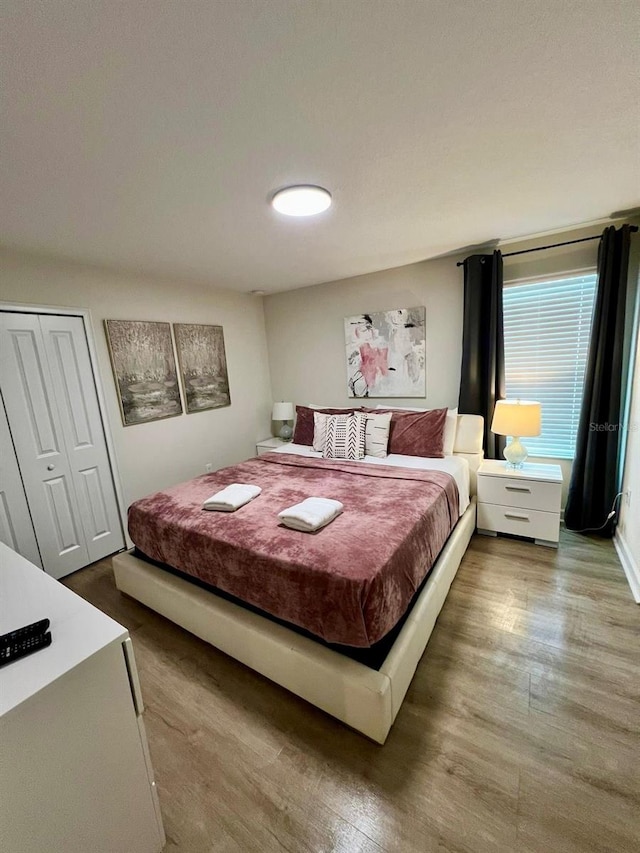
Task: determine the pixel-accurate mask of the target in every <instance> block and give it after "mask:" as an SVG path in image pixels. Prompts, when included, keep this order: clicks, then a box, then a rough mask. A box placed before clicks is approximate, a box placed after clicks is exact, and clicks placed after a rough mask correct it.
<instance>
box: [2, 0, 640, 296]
mask: <svg viewBox="0 0 640 853" xmlns="http://www.w3.org/2000/svg"><path fill="white" fill-rule="evenodd" d="M639 26H640V4H639V3H638V2H637V0H607V2H602V0H528V2H526V3H525V2H516V1H515V0H484V2H483V0H467V2H462V0H209V2H195V0H180V2H175V0H146V2H144V0H137V2H116V1H115V0H103V2H97V0H93V2H87V0H75V2H72V1H71V0H48V2H46V3H35V2H26V1H25V0H6V2H5V3H4V4H2V19H1V20H0V27H1V29H2V42H3V44H2V58H1V62H2V77H3V83H2V88H3V95H2V98H3V115H2V128H1V134H2V169H1V178H0V180H1V184H0V192H1V194H2V206H1V208H2V209H1V212H0V216H1V223H0V229H1V238H2V240H3V241H4V242H6V243H7V244H9V245H11V246H15V247H20V248H25V249H31V250H36V251H41V252H50V253H53V254H56V255H60V256H66V257H72V258H77V259H80V260H84V261H90V262H94V263H98V264H107V265H110V266H115V267H120V268H129V269H131V270H135V271H143V272H148V273H151V274H160V275H162V276H163V277H166V276H175V277H176V278H181V279H182V278H193V279H200V280H203V281H208V282H211V283H212V284H214V285H218V286H222V287H230V288H234V289H237V290H251V289H264V290H266V291H267V292H270V291H276V290H285V289H289V288H293V287H299V286H303V285H308V284H313V283H316V282H322V281H328V280H332V279H337V278H344V277H346V276H351V275H357V274H360V273H365V272H369V271H371V270H377V269H385V268H388V267H392V266H398V265H401V264H406V263H411V262H413V261H417V260H422V259H424V258H428V257H433V256H435V255H438V254H442V253H444V252H447V251H450V250H452V249H455V248H458V247H461V246H466V245H471V244H477V243H481V242H483V241H485V240H488V239H491V238H496V237H502V238H509V237H514V236H518V235H528V234H533V233H537V232H541V231H545V230H550V229H556V228H560V227H563V226H569V225H572V224H575V223H581V222H585V221H588V220H592V219H597V218H601V217H603V216H607V215H608V214H609V213H610V212H612V211H614V210H620V209H625V208H631V207H635V206H637V205H638V204H639V203H640V164H639V159H638V158H639V153H638V146H639V138H638V127H639V115H638V103H639V101H640V88H639V77H638V68H639V67H640V56H639V48H638V44H639V41H638V27H639ZM297 182H300V183H316V184H321V185H322V186H325V187H327V188H328V189H329V190H330V191H331V192H332V193H333V196H334V206H333V208H332V209H331V210H330V211H329V212H328V213H326V214H322V215H321V216H320V217H318V218H316V219H313V218H312V219H308V220H291V219H289V218H286V217H283V216H281V215H278V214H277V213H275V212H274V211H273V210H272V209H271V208H270V206H269V205H268V198H269V196H270V194H271V193H272V192H273V191H274V190H275V189H277V188H279V187H282V186H284V185H287V184H290V183H297Z"/></svg>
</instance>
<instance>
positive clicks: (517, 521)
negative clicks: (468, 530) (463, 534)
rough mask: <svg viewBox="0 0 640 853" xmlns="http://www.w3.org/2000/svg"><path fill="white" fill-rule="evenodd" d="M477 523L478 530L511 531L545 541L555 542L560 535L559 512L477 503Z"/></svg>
mask: <svg viewBox="0 0 640 853" xmlns="http://www.w3.org/2000/svg"><path fill="white" fill-rule="evenodd" d="M477 524H478V529H479V530H489V531H492V532H495V533H513V534H516V535H517V536H530V537H531V538H532V539H544V540H546V541H547V542H557V541H558V539H559V536H560V513H559V512H541V511H540V510H537V509H520V508H517V507H510V506H497V505H495V504H487V503H478V522H477Z"/></svg>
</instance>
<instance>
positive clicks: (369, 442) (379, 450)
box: [365, 412, 391, 459]
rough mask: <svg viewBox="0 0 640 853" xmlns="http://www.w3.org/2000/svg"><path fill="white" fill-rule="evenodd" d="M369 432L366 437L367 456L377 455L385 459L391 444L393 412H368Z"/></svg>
mask: <svg viewBox="0 0 640 853" xmlns="http://www.w3.org/2000/svg"><path fill="white" fill-rule="evenodd" d="M366 417H367V434H366V439H365V452H366V454H367V456H375V457H376V458H377V459H384V458H385V456H386V455H387V445H388V444H389V430H390V429H391V412H386V413H384V414H380V415H379V414H368V415H367V416H366Z"/></svg>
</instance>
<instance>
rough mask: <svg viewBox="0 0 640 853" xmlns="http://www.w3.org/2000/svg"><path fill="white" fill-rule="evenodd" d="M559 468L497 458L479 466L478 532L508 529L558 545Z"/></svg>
mask: <svg viewBox="0 0 640 853" xmlns="http://www.w3.org/2000/svg"><path fill="white" fill-rule="evenodd" d="M561 498H562V470H561V468H560V466H559V465H538V464H535V463H525V465H524V466H523V467H522V468H516V469H514V468H507V467H506V465H505V463H504V462H502V461H501V460H498V459H487V460H485V461H484V462H483V463H482V465H481V466H480V468H479V469H478V521H477V524H478V533H484V534H486V535H489V536H496V535H497V534H498V533H511V534H515V535H517V536H527V537H530V538H531V539H534V540H535V542H536V544H538V545H549V546H550V547H554V548H557V547H558V540H559V538H560V501H561Z"/></svg>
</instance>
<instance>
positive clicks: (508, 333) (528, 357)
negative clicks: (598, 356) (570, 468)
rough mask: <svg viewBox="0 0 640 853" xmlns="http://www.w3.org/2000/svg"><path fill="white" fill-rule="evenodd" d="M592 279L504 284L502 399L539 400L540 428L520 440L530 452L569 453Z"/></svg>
mask: <svg viewBox="0 0 640 853" xmlns="http://www.w3.org/2000/svg"><path fill="white" fill-rule="evenodd" d="M596 278H597V277H596V274H595V273H593V274H590V275H581V276H573V277H571V278H559V279H557V280H554V281H548V280H547V281H533V282H526V283H523V284H512V285H505V288H504V353H505V383H506V392H507V399H517V398H520V399H521V400H538V401H539V402H540V403H541V404H542V432H541V434H540V435H539V436H537V437H535V438H527V439H526V440H525V442H524V443H525V444H526V446H527V449H528V451H529V454H530V455H531V456H549V457H552V458H559V459H572V458H573V456H574V454H575V448H576V435H577V432H578V421H579V419H580V407H581V405H582V392H583V385H584V373H585V368H586V363H587V354H588V350H589V338H590V334H591V320H592V315H593V304H594V299H595V292H596Z"/></svg>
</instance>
